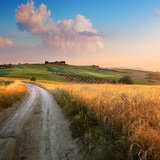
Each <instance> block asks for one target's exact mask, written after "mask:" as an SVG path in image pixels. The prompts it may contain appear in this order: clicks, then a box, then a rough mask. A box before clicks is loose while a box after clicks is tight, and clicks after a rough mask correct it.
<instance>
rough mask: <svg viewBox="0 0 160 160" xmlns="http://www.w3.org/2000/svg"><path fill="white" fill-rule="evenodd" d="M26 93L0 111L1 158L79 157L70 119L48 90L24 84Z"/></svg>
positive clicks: (72, 159)
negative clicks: (24, 96)
mask: <svg viewBox="0 0 160 160" xmlns="http://www.w3.org/2000/svg"><path fill="white" fill-rule="evenodd" d="M26 86H27V87H28V89H29V95H28V96H27V97H26V98H25V100H23V102H22V103H20V104H18V105H17V106H15V107H12V109H10V110H9V111H8V112H7V111H6V112H4V113H3V112H1V113H0V117H2V118H0V160H23V159H28V160H32V159H33V160H81V159H83V158H82V155H81V154H80V153H79V148H78V145H77V142H76V140H73V139H72V137H71V131H70V129H69V125H70V123H69V121H68V120H67V119H66V118H65V116H64V115H63V114H62V112H61V109H60V107H59V106H58V105H57V103H56V101H55V99H54V98H53V96H52V95H50V93H49V92H47V91H46V90H45V89H42V88H40V87H38V86H35V85H31V84H26Z"/></svg>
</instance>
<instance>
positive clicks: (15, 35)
mask: <svg viewBox="0 0 160 160" xmlns="http://www.w3.org/2000/svg"><path fill="white" fill-rule="evenodd" d="M16 37H17V34H11V35H9V38H16Z"/></svg>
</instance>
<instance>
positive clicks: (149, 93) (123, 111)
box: [54, 84, 160, 160]
mask: <svg viewBox="0 0 160 160" xmlns="http://www.w3.org/2000/svg"><path fill="white" fill-rule="evenodd" d="M54 95H55V98H56V100H57V102H58V103H59V104H60V106H61V107H62V110H63V111H64V113H65V114H66V115H67V116H68V117H69V118H70V119H71V122H72V126H71V129H72V131H73V136H74V137H80V139H81V141H82V143H83V148H82V150H83V151H85V153H86V155H87V157H88V159H90V160H97V159H101V160H106V159H108V160H112V159H114V160H116V159H117V160H120V159H124V160H126V159H131V160H137V159H146V160H158V159H160V152H159V151H160V86H141V85H119V84H116V85H114V84H99V85H98V84H94V85H82V84H73V85H68V86H67V85H61V86H58V89H56V90H55V89H54Z"/></svg>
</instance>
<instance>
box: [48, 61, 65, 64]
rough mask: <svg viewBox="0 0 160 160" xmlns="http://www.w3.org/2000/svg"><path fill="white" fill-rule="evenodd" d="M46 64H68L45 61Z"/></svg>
mask: <svg viewBox="0 0 160 160" xmlns="http://www.w3.org/2000/svg"><path fill="white" fill-rule="evenodd" d="M45 64H66V62H65V61H55V62H49V61H45Z"/></svg>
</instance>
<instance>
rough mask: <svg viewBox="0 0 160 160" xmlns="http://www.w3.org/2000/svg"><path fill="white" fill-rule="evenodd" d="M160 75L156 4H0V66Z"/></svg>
mask: <svg viewBox="0 0 160 160" xmlns="http://www.w3.org/2000/svg"><path fill="white" fill-rule="evenodd" d="M58 60H59V61H63V60H65V61H66V63H68V64H75V65H93V64H95V65H99V66H101V67H122V68H134V69H145V70H154V71H160V0H34V1H31V0H29V1H27V0H17V1H13V0H7V1H6V0H1V3H0V64H4V63H6V64H7V63H12V64H17V63H43V62H44V61H58Z"/></svg>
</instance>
